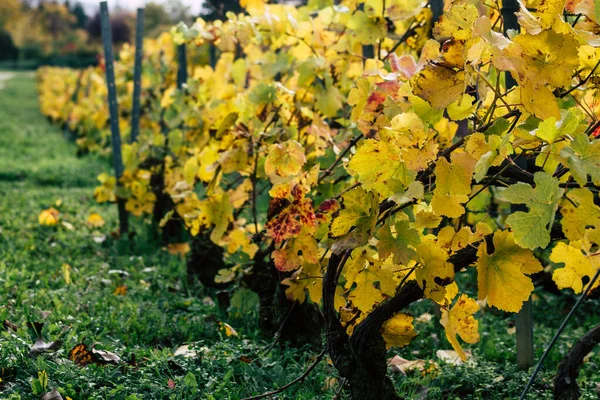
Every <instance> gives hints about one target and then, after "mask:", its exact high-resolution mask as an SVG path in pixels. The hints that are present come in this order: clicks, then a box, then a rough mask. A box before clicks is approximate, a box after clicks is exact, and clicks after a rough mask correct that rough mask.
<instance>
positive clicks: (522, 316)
mask: <svg viewBox="0 0 600 400" xmlns="http://www.w3.org/2000/svg"><path fill="white" fill-rule="evenodd" d="M517 11H519V3H518V2H517V0H503V2H502V10H501V13H502V20H503V22H504V35H506V34H507V32H508V30H515V31H518V30H519V22H518V21H517V16H516V15H515V13H516V12H517ZM504 79H505V82H506V88H507V89H510V88H512V87H514V86H516V84H517V82H516V81H515V79H514V78H513V77H512V75H511V74H510V73H509V72H505V74H504ZM515 163H516V164H517V165H518V166H519V167H520V168H522V169H523V170H525V171H526V170H527V160H526V159H524V158H522V157H521V158H517V159H516V160H515ZM511 211H512V212H515V211H527V207H525V205H523V204H516V205H512V206H511ZM515 325H516V326H515V327H516V330H517V338H516V340H517V365H518V366H519V367H521V368H529V367H532V366H533V364H534V362H535V360H534V352H533V350H534V348H533V303H532V302H531V297H530V298H529V299H528V300H527V301H526V302H525V303H523V308H521V311H519V313H518V314H517V315H516V317H515Z"/></svg>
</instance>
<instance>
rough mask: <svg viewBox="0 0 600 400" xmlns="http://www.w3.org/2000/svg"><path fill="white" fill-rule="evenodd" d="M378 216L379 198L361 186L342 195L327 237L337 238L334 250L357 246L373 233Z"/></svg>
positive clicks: (365, 241)
mask: <svg viewBox="0 0 600 400" xmlns="http://www.w3.org/2000/svg"><path fill="white" fill-rule="evenodd" d="M378 216H379V199H378V196H377V195H376V194H375V193H373V192H367V191H365V190H364V189H363V188H361V187H357V188H355V189H352V190H350V191H348V192H346V193H344V194H343V195H342V208H341V209H340V210H338V211H337V212H336V213H334V214H333V219H332V220H331V225H330V226H329V237H331V238H332V239H339V240H340V242H338V243H337V246H335V249H334V251H336V252H338V251H341V250H343V249H346V248H356V247H359V246H361V245H363V244H365V243H367V241H368V240H369V238H370V237H371V236H372V235H373V233H374V232H373V230H374V229H375V224H376V223H377V217H378Z"/></svg>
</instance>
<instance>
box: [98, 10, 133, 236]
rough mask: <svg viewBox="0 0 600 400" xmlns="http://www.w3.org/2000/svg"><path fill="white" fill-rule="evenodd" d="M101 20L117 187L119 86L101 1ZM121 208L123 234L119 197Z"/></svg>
mask: <svg viewBox="0 0 600 400" xmlns="http://www.w3.org/2000/svg"><path fill="white" fill-rule="evenodd" d="M100 22H101V26H102V44H103V46H104V63H105V64H106V86H107V88H108V109H109V114H110V133H111V142H112V154H113V165H114V168H115V176H116V178H117V189H118V188H119V187H120V185H121V183H120V181H121V176H123V170H124V168H123V155H122V154H121V132H120V130H119V105H118V104H117V88H116V86H115V67H114V65H113V62H114V58H113V49H112V34H111V30H110V29H111V28H110V17H109V15H108V4H107V3H106V1H102V2H100ZM117 206H118V209H119V228H120V232H121V234H126V233H127V231H128V224H127V223H128V221H127V210H125V200H124V199H122V198H119V197H117Z"/></svg>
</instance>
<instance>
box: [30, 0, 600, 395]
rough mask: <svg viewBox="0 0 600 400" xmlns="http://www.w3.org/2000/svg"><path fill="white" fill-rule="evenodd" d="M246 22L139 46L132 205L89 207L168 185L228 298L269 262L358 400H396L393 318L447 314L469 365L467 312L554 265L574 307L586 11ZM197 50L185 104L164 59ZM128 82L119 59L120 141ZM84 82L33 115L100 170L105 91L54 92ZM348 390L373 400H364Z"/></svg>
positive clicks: (522, 290)
mask: <svg viewBox="0 0 600 400" xmlns="http://www.w3.org/2000/svg"><path fill="white" fill-rule="evenodd" d="M247 3H248V4H247V5H246V9H247V14H240V15H234V14H230V15H229V16H228V17H229V19H228V20H227V21H223V22H221V21H216V22H214V23H210V24H209V23H206V22H204V21H202V20H198V21H197V22H196V23H195V24H194V25H192V26H185V25H179V26H177V27H175V28H173V29H172V30H171V32H170V33H169V34H165V35H163V36H162V37H161V38H159V39H158V40H157V41H152V42H148V44H149V45H148V46H146V47H145V51H146V56H145V62H146V64H147V68H145V69H144V74H145V75H144V80H143V103H144V104H145V105H146V108H145V113H144V115H143V121H142V135H141V137H140V138H139V140H138V141H137V142H135V143H132V144H128V145H126V146H125V148H124V154H125V159H126V173H125V175H124V177H123V178H122V184H123V187H124V190H123V191H122V192H118V191H116V190H115V188H116V185H115V181H114V178H109V177H106V176H103V177H101V183H102V186H101V187H100V188H98V189H97V197H98V199H99V200H102V201H114V199H115V198H116V197H124V198H125V199H126V200H127V208H128V210H129V211H130V212H132V213H133V214H134V215H138V216H141V215H144V214H151V213H152V208H153V204H154V201H155V199H156V194H155V193H153V192H152V187H151V185H150V177H151V176H152V175H153V174H156V173H157V171H158V169H157V168H158V167H157V165H161V167H164V170H162V171H163V173H164V182H165V187H164V193H167V194H168V195H169V196H170V198H171V199H172V201H173V204H174V208H173V210H172V211H171V212H169V213H168V214H167V215H165V216H164V218H165V221H166V220H168V219H169V218H177V219H180V220H182V221H183V223H184V225H185V227H186V228H187V230H188V231H189V234H190V235H191V236H196V235H202V234H206V235H208V236H209V237H210V240H211V241H212V242H213V243H214V244H215V245H217V246H220V247H222V248H223V249H224V251H225V256H224V258H225V262H226V263H227V265H229V266H230V268H229V270H228V271H222V274H221V276H228V277H229V278H228V280H233V281H239V280H241V279H242V278H243V277H244V276H247V275H252V274H253V273H255V272H256V271H255V270H253V268H255V267H256V266H257V265H259V264H261V263H264V260H265V259H266V260H271V261H272V263H273V268H276V269H278V270H279V271H283V272H284V273H286V275H285V278H284V279H283V281H282V283H283V285H284V286H285V288H286V289H285V290H286V293H287V296H288V298H289V299H290V300H292V301H296V302H300V303H304V302H312V303H315V304H317V305H319V306H321V307H322V308H323V311H324V315H325V320H326V324H325V325H326V326H325V327H324V328H325V329H326V330H327V332H328V346H329V347H328V349H329V352H330V355H331V358H332V360H333V362H334V364H335V366H336V367H337V368H338V370H339V371H340V374H341V375H342V376H343V377H345V378H347V379H348V381H349V384H350V386H351V388H352V392H353V395H354V396H355V398H378V399H382V398H396V397H394V396H396V395H395V393H393V389H390V387H389V382H388V381H387V380H385V379H384V377H385V358H383V357H384V355H385V347H390V346H407V345H409V344H410V342H411V340H417V339H415V337H416V336H417V335H418V332H416V331H415V330H414V328H413V325H412V322H413V316H411V315H409V314H408V313H407V312H406V307H408V306H409V305H410V304H411V303H413V302H415V301H418V300H421V299H425V301H430V302H432V303H435V304H437V305H438V306H439V307H440V308H441V310H442V311H441V320H440V322H441V324H442V325H443V327H444V328H445V330H446V336H447V339H448V341H449V342H450V344H451V345H452V346H453V347H454V349H455V350H456V351H457V352H458V353H459V354H460V355H461V357H463V358H465V357H466V356H465V352H464V350H463V345H462V344H461V341H462V342H466V343H475V342H476V341H477V340H478V339H479V332H478V323H477V319H476V318H475V314H476V313H477V311H478V310H479V307H480V305H479V304H481V302H480V303H478V302H476V300H484V301H486V302H487V305H488V306H491V307H495V308H497V309H499V310H504V311H508V312H518V311H519V310H520V309H521V307H522V304H523V302H525V301H526V300H527V299H528V298H529V297H530V295H531V292H532V291H533V288H534V286H533V283H532V279H531V275H532V274H535V273H538V272H540V271H542V270H543V269H544V268H545V267H547V268H548V269H549V270H550V271H551V272H552V277H553V280H554V282H555V283H556V285H557V286H558V287H559V288H561V289H565V288H570V289H572V290H573V291H574V292H575V293H580V292H581V291H582V289H583V287H584V283H585V282H587V281H588V280H589V279H590V278H591V277H592V276H593V275H594V274H595V272H596V271H597V269H598V267H599V265H598V259H597V257H595V256H596V254H597V251H598V246H599V245H600V235H599V233H600V230H599V229H600V207H599V206H598V205H597V203H598V201H599V200H598V198H597V194H596V190H595V189H594V188H595V187H596V185H598V183H600V175H599V171H600V140H599V139H596V137H595V136H596V135H595V132H597V130H598V126H599V124H598V122H597V115H598V112H599V111H600V110H599V103H598V92H597V79H598V76H597V67H598V64H599V63H600V51H599V50H598V49H597V47H596V46H598V44H599V43H600V41H599V37H598V36H597V35H596V33H597V32H598V24H597V19H596V18H597V13H598V10H594V8H593V4H592V2H588V1H574V2H568V3H566V2H565V1H560V0H552V1H531V2H527V4H521V8H520V10H519V11H518V12H517V13H516V18H517V19H518V24H519V25H520V31H509V32H507V34H504V33H503V23H504V21H503V17H502V13H501V10H500V4H499V3H494V2H491V3H489V4H486V5H485V6H483V5H481V6H476V5H473V4H472V3H471V2H460V1H457V2H453V3H452V4H447V7H446V8H447V9H446V11H445V12H444V14H443V16H442V17H441V18H440V20H439V21H435V23H434V21H431V10H430V8H428V7H427V5H426V3H422V2H414V1H406V0H402V1H400V0H391V1H390V0H388V1H385V2H382V1H367V2H365V3H364V4H361V7H358V4H357V2H353V1H342V2H340V4H338V5H336V6H331V5H325V4H326V3H327V2H314V3H315V4H323V7H321V8H320V7H319V6H317V5H309V6H306V7H301V8H294V7H291V6H284V5H266V4H264V3H263V2H262V1H250V2H247ZM311 4H313V3H312V2H311ZM565 7H566V8H565ZM430 35H431V36H430ZM206 43H208V44H211V45H213V46H216V48H218V50H219V52H220V58H219V60H218V61H217V62H216V65H214V67H211V66H204V65H193V63H192V64H191V65H190V78H189V80H188V82H187V85H186V86H184V88H183V89H177V88H176V82H175V70H174V69H169V68H168V65H169V61H172V60H173V59H174V54H175V46H176V45H180V44H186V45H187V46H188V48H193V47H194V46H199V45H203V44H206ZM363 46H373V50H374V52H375V58H368V59H365V58H364V57H363ZM131 63H132V60H131V49H129V48H128V47H125V48H124V49H123V51H122V53H121V58H120V61H119V62H118V63H117V73H118V74H120V76H119V78H118V82H117V83H118V86H119V92H120V105H121V111H122V119H121V121H120V123H121V126H122V127H124V128H125V129H124V132H125V134H126V135H127V132H128V130H127V129H128V128H127V127H128V114H127V113H126V112H124V110H127V109H128V107H129V104H130V102H131V100H130V98H131V93H132V85H131V80H130V79H131V76H130V75H129V74H127V73H126V71H130V70H131V66H132V64H131ZM75 76H76V73H75V72H73V71H69V70H44V71H41V72H40V74H39V78H40V96H41V99H42V108H43V111H44V112H45V113H46V115H48V116H50V117H51V118H53V119H55V120H57V121H60V122H62V123H65V124H69V126H70V127H71V129H74V130H76V131H77V132H78V139H77V140H78V143H79V144H80V146H82V147H84V148H86V149H88V150H93V151H107V150H106V149H107V148H106V138H107V137H108V134H107V129H108V124H107V121H106V115H107V113H106V102H105V100H104V96H105V95H106V93H105V91H104V88H103V81H102V79H103V78H102V74H101V72H100V71H98V70H95V69H90V70H87V71H85V72H84V73H83V76H84V82H86V79H87V83H84V85H87V89H88V91H89V93H88V94H86V96H85V97H83V98H81V99H78V101H76V102H73V101H71V99H70V98H69V96H68V95H65V94H64V93H69V91H68V90H67V91H63V90H58V92H60V93H57V92H56V90H54V88H56V87H57V82H56V81H57V80H61V81H62V82H65V85H70V86H69V87H70V88H71V90H72V87H73V85H74V82H75V80H76V79H75ZM509 77H512V80H514V82H515V84H514V86H513V85H512V84H507V83H508V82H509ZM61 94H62V97H61ZM57 99H62V100H60V101H57ZM165 127H166V128H165ZM156 157H159V158H160V159H161V160H162V161H163V163H159V164H156V163H154V164H152V163H149V162H148V160H150V159H151V158H156ZM148 166H149V167H148ZM511 210H513V211H514V210H518V211H515V212H511ZM261 257H262V258H261ZM548 258H549V260H550V262H549V261H548ZM457 274H464V275H466V276H468V277H469V279H470V280H471V281H472V282H473V285H475V286H476V287H477V291H476V293H475V294H474V295H473V294H471V295H469V294H467V293H466V292H465V288H462V287H460V286H459V285H458V284H457V281H456V276H457ZM469 293H472V292H469ZM381 362H383V367H382V366H381ZM382 368H383V369H382ZM361 374H362V375H361ZM365 377H366V378H365ZM361 379H362V380H367V381H368V380H369V379H370V380H371V381H370V382H371V383H372V382H373V381H376V382H377V383H376V384H375V386H373V385H371V386H370V393H368V391H365V388H364V387H362V386H361V382H360V381H361ZM365 393H368V397H361V396H365Z"/></svg>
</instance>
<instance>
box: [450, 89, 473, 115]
mask: <svg viewBox="0 0 600 400" xmlns="http://www.w3.org/2000/svg"><path fill="white" fill-rule="evenodd" d="M475 110H477V102H476V101H475V97H473V96H471V95H468V94H463V95H462V96H460V98H459V99H458V100H456V101H455V102H453V103H452V104H450V105H449V106H448V108H447V111H448V116H449V117H450V118H451V119H452V120H454V121H460V120H463V119H467V118H469V117H470V116H471V115H473V113H474V112H475Z"/></svg>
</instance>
